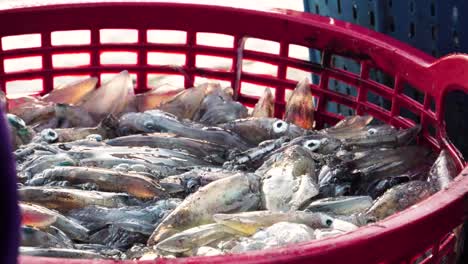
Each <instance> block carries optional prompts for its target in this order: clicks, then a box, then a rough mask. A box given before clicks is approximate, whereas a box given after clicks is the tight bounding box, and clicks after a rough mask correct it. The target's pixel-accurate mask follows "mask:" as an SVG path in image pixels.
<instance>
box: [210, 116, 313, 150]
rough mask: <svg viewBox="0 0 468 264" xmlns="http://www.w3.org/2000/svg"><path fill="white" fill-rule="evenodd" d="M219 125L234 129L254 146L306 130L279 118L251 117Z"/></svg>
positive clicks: (292, 135) (291, 136)
mask: <svg viewBox="0 0 468 264" xmlns="http://www.w3.org/2000/svg"><path fill="white" fill-rule="evenodd" d="M218 126H219V127H221V128H223V129H226V130H230V131H233V132H234V133H236V134H238V135H239V136H241V137H242V138H244V139H245V140H246V141H247V142H248V143H249V144H250V145H252V146H257V145H258V144H260V143H261V142H263V141H265V140H270V139H277V138H280V137H284V136H286V137H289V138H291V139H292V138H296V137H298V136H300V135H302V134H303V133H304V132H305V131H304V130H303V129H302V128H300V127H298V126H296V125H294V124H291V123H287V122H285V121H283V120H281V119H277V118H255V117H250V118H245V119H239V120H234V121H231V122H228V123H225V124H220V125H218Z"/></svg>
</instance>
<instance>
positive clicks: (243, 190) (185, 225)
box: [148, 174, 260, 245]
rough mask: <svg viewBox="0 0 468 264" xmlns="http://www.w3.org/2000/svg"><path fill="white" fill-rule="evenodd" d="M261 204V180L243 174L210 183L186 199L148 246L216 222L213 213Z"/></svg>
mask: <svg viewBox="0 0 468 264" xmlns="http://www.w3.org/2000/svg"><path fill="white" fill-rule="evenodd" d="M259 205H260V178H259V177H258V176H257V175H255V174H240V175H235V176H231V177H227V178H224V179H220V180H217V181H214V182H212V183H209V184H208V185H206V186H204V187H202V188H200V189H198V191H197V192H195V193H194V194H192V195H191V196H189V197H187V198H186V199H185V200H184V201H183V202H182V203H181V204H180V205H179V206H178V207H177V208H176V209H175V210H174V211H172V213H171V214H170V215H168V216H167V217H166V218H165V219H164V220H163V221H162V222H161V223H160V224H159V225H158V226H157V227H156V229H155V230H154V232H153V234H152V235H151V237H150V239H149V240H148V245H155V244H157V243H158V242H159V241H161V240H163V239H165V238H167V237H169V236H171V235H173V234H175V233H177V232H181V231H183V230H186V229H189V228H191V227H195V226H199V225H203V224H209V223H213V222H214V221H213V218H212V216H213V214H216V213H227V212H244V211H248V210H252V209H257V208H258V207H259Z"/></svg>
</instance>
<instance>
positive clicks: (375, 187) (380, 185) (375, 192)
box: [367, 175, 410, 199]
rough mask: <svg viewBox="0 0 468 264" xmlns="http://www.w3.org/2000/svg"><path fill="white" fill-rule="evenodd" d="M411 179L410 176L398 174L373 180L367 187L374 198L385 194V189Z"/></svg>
mask: <svg viewBox="0 0 468 264" xmlns="http://www.w3.org/2000/svg"><path fill="white" fill-rule="evenodd" d="M409 181H410V177H407V176H404V175H402V176H396V177H388V178H385V179H382V180H376V181H374V182H372V183H371V184H370V185H369V187H368V188H367V189H368V193H369V195H370V196H371V197H372V198H373V199H376V198H377V197H379V196H381V195H382V194H384V193H385V191H387V190H388V189H390V188H392V187H393V186H396V185H398V184H402V183H405V182H409Z"/></svg>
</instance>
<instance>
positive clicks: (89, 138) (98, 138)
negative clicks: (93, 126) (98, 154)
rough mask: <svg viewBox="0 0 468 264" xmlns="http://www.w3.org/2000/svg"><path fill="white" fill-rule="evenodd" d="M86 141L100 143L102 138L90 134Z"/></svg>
mask: <svg viewBox="0 0 468 264" xmlns="http://www.w3.org/2000/svg"><path fill="white" fill-rule="evenodd" d="M86 139H87V140H90V141H96V142H101V141H102V136H101V135H99V134H91V135H88V136H87V137H86Z"/></svg>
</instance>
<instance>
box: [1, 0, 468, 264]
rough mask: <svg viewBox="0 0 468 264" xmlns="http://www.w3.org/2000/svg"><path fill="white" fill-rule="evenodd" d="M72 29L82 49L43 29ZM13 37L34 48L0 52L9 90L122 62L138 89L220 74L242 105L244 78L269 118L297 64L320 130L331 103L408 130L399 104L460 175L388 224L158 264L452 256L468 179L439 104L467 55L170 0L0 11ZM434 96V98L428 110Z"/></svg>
mask: <svg viewBox="0 0 468 264" xmlns="http://www.w3.org/2000/svg"><path fill="white" fill-rule="evenodd" d="M101 29H133V30H135V31H137V32H138V33H137V35H138V39H137V41H136V42H135V43H101V41H100V30H101ZM152 29H161V30H180V31H184V32H186V42H185V43H182V44H161V43H150V42H149V41H148V39H147V31H148V30H152ZM69 30H88V32H89V34H90V42H89V43H88V44H85V45H65V46H63V45H52V43H51V42H52V41H51V33H52V32H55V31H69ZM200 32H208V33H218V34H226V35H229V36H232V38H233V42H232V47H216V46H207V45H201V44H199V43H197V33H200ZM21 34H39V35H40V40H41V41H40V42H41V43H40V46H38V47H35V48H24V49H14V50H2V51H0V85H1V86H2V87H8V84H9V82H11V81H16V80H27V79H39V80H42V84H43V86H42V87H43V90H42V93H47V92H48V91H50V89H52V87H53V82H54V78H56V77H58V76H62V75H92V76H100V74H102V73H115V72H118V71H121V70H123V69H127V70H129V72H130V73H134V74H136V76H137V79H136V80H137V82H136V91H137V92H142V91H144V90H145V89H146V83H147V77H148V76H147V75H148V74H151V73H162V74H179V75H180V74H181V75H183V76H184V85H185V87H187V88H188V87H191V86H192V85H193V83H194V79H195V78H196V77H207V78H211V79H218V80H224V81H228V82H230V84H231V85H232V87H233V88H234V89H235V91H236V96H237V100H239V101H240V102H242V103H244V104H245V105H247V106H253V104H254V103H255V102H256V100H257V98H256V97H254V96H249V95H246V94H243V92H242V89H241V87H242V85H244V83H253V84H258V85H263V86H269V87H273V88H275V100H276V102H275V115H276V116H278V117H281V115H282V114H283V112H284V105H285V102H284V100H285V92H286V91H287V90H291V89H293V88H294V87H295V85H296V82H297V80H289V79H287V71H288V69H289V68H296V69H300V70H302V71H307V72H310V73H313V74H315V75H317V76H319V78H320V82H319V84H312V85H311V90H312V92H313V94H314V96H315V97H316V98H317V100H318V101H317V114H316V121H317V126H318V127H319V128H320V127H323V126H324V125H325V124H333V123H335V122H336V121H337V120H339V119H340V118H342V117H341V116H339V115H336V114H333V113H330V112H327V111H326V107H325V106H326V104H327V103H331V102H333V103H337V104H339V105H343V106H346V107H349V108H351V109H354V112H355V114H370V115H373V116H374V117H376V118H377V119H380V120H382V121H384V122H386V123H389V124H392V125H394V126H396V127H409V126H410V125H412V124H413V121H412V120H410V119H408V118H404V117H402V116H401V115H400V110H401V109H402V108H404V109H407V110H409V111H410V112H412V113H413V114H414V115H415V116H416V117H418V118H419V120H420V123H421V124H422V127H423V130H422V136H421V137H420V138H419V143H420V144H426V145H429V146H430V147H432V148H433V149H435V150H440V149H441V148H445V149H448V150H449V152H450V153H451V155H452V156H453V157H454V158H455V159H456V163H457V166H458V169H459V170H460V171H461V173H460V175H459V176H458V177H457V178H456V179H455V181H454V182H453V183H452V184H451V185H450V188H448V189H447V190H443V191H441V192H439V193H437V194H435V195H434V196H432V197H431V198H429V199H427V200H425V201H424V202H422V203H420V204H418V205H417V206H413V207H412V208H409V209H407V210H405V211H404V212H402V213H400V214H397V215H394V216H392V217H389V218H388V219H386V220H385V221H382V222H379V223H377V224H372V225H368V226H366V227H364V228H361V229H359V230H357V231H355V232H352V233H349V234H346V235H343V236H339V237H333V238H328V239H324V240H320V241H313V242H309V243H302V244H298V245H293V246H289V247H284V248H279V249H274V250H266V251H261V252H252V253H248V254H238V255H229V256H215V257H194V258H186V259H160V260H157V261H156V262H157V263H180V262H184V263H205V262H211V263H214V262H216V263H271V262H275V263H286V262H296V263H299V262H310V263H359V264H362V263H414V262H415V261H416V259H417V258H418V257H420V256H421V255H422V254H424V253H425V252H426V251H427V250H431V254H430V256H429V257H422V258H420V260H421V259H423V261H422V262H419V263H437V262H439V261H441V259H442V258H445V259H446V260H449V262H453V261H454V256H455V254H454V253H455V252H454V247H455V244H456V241H457V237H456V236H455V235H454V233H453V232H452V230H453V229H454V228H456V227H457V226H460V225H461V224H462V223H463V220H464V219H465V218H466V216H467V212H468V211H467V209H468V204H467V202H468V195H467V194H468V177H464V176H465V175H467V174H468V167H465V162H464V161H463V159H462V157H461V156H460V154H459V153H458V151H457V150H456V149H455V147H454V146H453V145H452V144H451V143H450V142H449V141H448V140H447V139H446V136H445V130H444V120H443V116H444V104H443V102H444V96H445V95H446V94H447V93H448V92H449V91H452V90H462V91H464V92H468V74H467V72H468V56H465V55H451V56H447V57H444V58H442V59H439V60H436V59H435V58H433V57H430V56H428V55H426V54H424V53H422V52H420V51H418V50H416V49H414V48H411V47H409V46H407V45H405V44H402V43H400V42H398V41H395V40H393V39H391V38H389V37H386V36H384V35H382V34H379V33H376V32H372V31H369V30H366V29H364V28H362V27H359V26H355V25H352V24H349V23H344V22H341V21H337V20H334V19H331V18H325V17H319V16H314V15H310V14H305V13H301V12H294V11H287V10H275V11H272V12H259V11H251V10H243V9H234V8H227V7H215V6H201V5H191V4H174V3H135V2H133V3H122V2H119V3H81V4H70V5H52V6H35V7H23V8H16V9H10V10H2V11H0V36H2V37H5V36H13V35H21ZM248 38H259V39H264V40H270V41H274V42H276V43H278V45H279V52H278V53H277V54H270V53H265V52H262V51H258V50H257V51H255V50H247V49H245V48H244V43H245V40H246V39H248ZM213 44H214V45H216V43H213ZM290 45H299V46H303V47H307V48H313V49H316V50H319V51H321V52H322V61H321V62H319V63H314V62H309V61H304V60H299V59H296V58H293V57H291V56H290V54H289V49H290ZM107 51H117V52H119V51H120V52H121V51H126V52H133V53H135V54H137V61H136V63H135V64H129V65H104V64H102V63H101V62H100V54H102V53H103V52H107ZM153 51H159V52H166V53H177V54H183V55H185V58H186V60H185V64H184V65H183V66H181V67H172V66H164V65H159V66H157V65H149V64H148V63H147V53H148V52H153ZM78 52H79V53H86V54H89V56H90V63H89V65H85V66H81V67H73V68H59V67H54V65H53V63H52V56H53V55H56V54H66V53H78ZM197 55H209V56H217V57H224V58H228V59H230V60H232V67H231V69H228V70H225V71H223V70H216V69H210V68H201V67H197V64H198V63H197ZM336 55H339V56H344V57H347V58H351V59H353V60H356V61H358V62H359V63H360V65H361V71H360V72H359V73H352V72H349V71H346V70H343V69H337V68H335V67H333V63H332V61H333V57H334V56H336ZM29 56H39V57H40V58H41V60H42V68H39V69H34V70H26V71H20V72H5V71H4V61H5V60H7V59H14V58H18V57H29ZM244 60H254V61H260V62H265V63H269V64H273V65H276V66H277V73H276V74H275V75H262V74H255V73H249V72H246V71H243V70H242V65H243V61H244ZM374 69H376V70H380V71H382V72H384V73H386V74H387V75H389V76H391V78H393V79H394V86H393V87H387V86H385V85H383V84H380V83H378V82H376V81H373V80H371V79H370V78H369V73H370V71H372V70H374ZM330 80H337V81H342V82H345V83H348V84H350V85H352V86H353V87H355V88H356V89H357V96H356V97H354V96H350V95H344V94H340V93H337V92H335V91H332V90H330V89H328V84H329V81H330ZM405 87H414V88H415V89H417V90H418V91H419V92H420V93H422V94H424V101H423V102H422V103H421V102H417V101H415V100H413V99H411V98H410V97H408V96H407V95H406V94H405V93H404V90H405V89H406V88H405ZM7 90H8V89H7ZM369 92H371V93H374V94H377V95H379V96H382V97H383V98H385V99H387V100H389V101H390V102H391V108H390V109H389V110H386V109H382V108H380V107H379V106H376V105H374V104H372V103H370V102H367V96H368V93H369ZM432 102H435V109H433V107H432V105H433V103H432ZM434 129H435V133H434V131H433V130H434ZM463 168H465V169H464V170H463ZM462 170H463V171H462ZM20 262H21V263H39V262H40V263H48V264H52V263H53V264H59V263H69V264H71V263H101V264H104V263H115V261H95V260H93V261H84V260H66V261H64V260H58V259H47V258H33V257H21V258H20ZM128 263H135V262H128ZM141 263H150V262H144V261H142V262H141Z"/></svg>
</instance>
